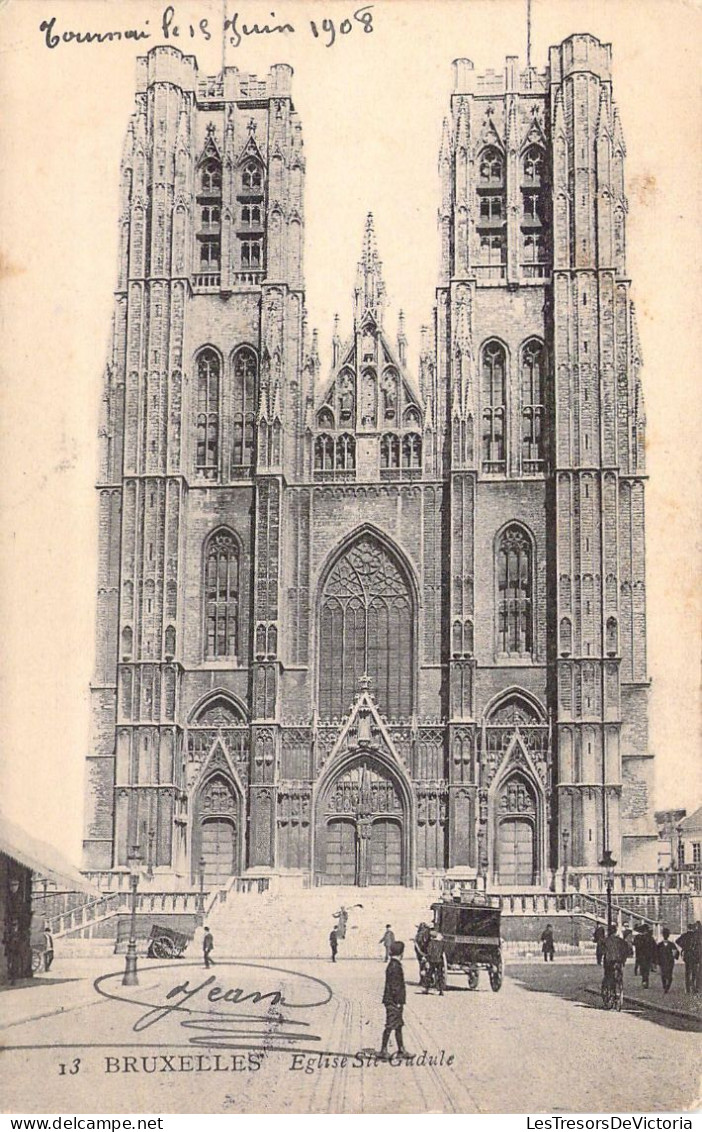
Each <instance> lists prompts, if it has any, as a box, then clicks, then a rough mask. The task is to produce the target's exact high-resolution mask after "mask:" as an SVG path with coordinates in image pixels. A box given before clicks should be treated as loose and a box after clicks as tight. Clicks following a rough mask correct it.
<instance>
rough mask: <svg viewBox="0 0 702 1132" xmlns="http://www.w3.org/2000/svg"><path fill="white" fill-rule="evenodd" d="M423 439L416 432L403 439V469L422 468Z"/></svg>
mask: <svg viewBox="0 0 702 1132" xmlns="http://www.w3.org/2000/svg"><path fill="white" fill-rule="evenodd" d="M421 466H422V438H421V436H418V435H417V433H416V432H409V433H407V434H406V435H405V436H403V438H402V467H403V468H415V469H416V468H421Z"/></svg>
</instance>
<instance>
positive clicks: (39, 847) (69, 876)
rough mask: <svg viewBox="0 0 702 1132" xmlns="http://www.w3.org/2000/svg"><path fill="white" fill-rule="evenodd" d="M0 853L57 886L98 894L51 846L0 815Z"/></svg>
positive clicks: (96, 889) (93, 894) (98, 891)
mask: <svg viewBox="0 0 702 1132" xmlns="http://www.w3.org/2000/svg"><path fill="white" fill-rule="evenodd" d="M0 853H5V854H6V855H7V856H8V857H12V859H13V860H14V861H17V863H18V864H20V865H24V866H25V867H26V868H28V869H31V870H32V872H33V873H38V874H39V875H40V876H42V877H46V879H47V880H51V881H54V883H55V884H58V885H60V886H61V888H67V889H69V890H70V891H71V892H88V893H90V895H91V896H101V895H102V893H101V892H100V890H99V889H98V888H96V887H95V885H92V884H90V883H89V882H88V881H87V880H86V879H85V877H84V876H83V875H82V874H81V873H79V872H78V869H76V868H75V867H74V866H73V865H72V864H71V863H70V861H67V860H66V858H65V857H64V856H63V855H62V854H61V853H59V851H58V849H55V848H54V846H53V845H47V843H46V842H45V841H39V840H38V839H37V838H36V837H32V835H31V834H29V833H27V831H26V830H24V829H22V827H21V826H19V825H15V823H14V822H12V821H10V820H9V819H8V818H6V817H4V816H3V815H2V814H0Z"/></svg>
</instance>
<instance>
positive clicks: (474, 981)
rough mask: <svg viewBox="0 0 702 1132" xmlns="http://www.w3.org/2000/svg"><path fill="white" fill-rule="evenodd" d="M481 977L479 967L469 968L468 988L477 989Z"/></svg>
mask: <svg viewBox="0 0 702 1132" xmlns="http://www.w3.org/2000/svg"><path fill="white" fill-rule="evenodd" d="M479 979H480V971H479V970H478V968H477V967H469V968H468V990H477V989H478V982H479Z"/></svg>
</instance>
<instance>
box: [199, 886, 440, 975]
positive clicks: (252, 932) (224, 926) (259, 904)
mask: <svg viewBox="0 0 702 1132" xmlns="http://www.w3.org/2000/svg"><path fill="white" fill-rule="evenodd" d="M434 899H436V896H435V895H434V894H433V893H431V892H426V891H422V890H421V889H412V888H386V887H374V888H355V887H349V888H345V887H338V888H337V887H331V886H329V887H322V888H312V889H308V890H305V891H304V892H296V893H295V892H285V893H281V892H263V893H260V894H259V893H256V894H253V893H244V892H232V891H229V892H228V893H227V897H226V900H224V901H221V900H220V901H217V902H216V903H215V904H214V906H213V907H212V908H211V910H209V911H208V912H207V915H206V920H207V924H208V926H209V927H210V929H211V931H212V933H213V935H214V939H215V956H216V955H221V956H222V957H224V956H230V955H235V956H236V957H237V958H261V957H263V956H285V957H286V958H297V959H302V958H320V957H322V958H329V957H330V949H329V933H330V932H331V930H332V928H333V927H335V926H336V925H337V924H338V922H339V921H338V919H335V918H334V913H335V912H338V911H339V910H340V908H341V907H342V906H343V907H345V908H346V909H347V911H348V921H347V925H346V938H345V939H340V940H339V958H345V959H368V958H373V957H375V956H377V957H378V958H382V957H383V956H384V951H383V948H382V947H381V945H380V944H379V943H378V940H379V939H380V937H381V936H382V935H383V933H384V931H385V925H386V924H390V925H391V926H392V930H393V932H394V933H395V938H396V939H401V940H404V941H405V949H406V951H408V952H409V953H410V954H411V953H412V942H411V941H412V940H413V938H414V935H415V931H416V928H417V925H418V924H419V923H420V921H422V920H426V921H431V918H432V917H431V908H430V906H431V903H432V900H434ZM359 904H362V905H363V907H361V908H359V907H358V905H359ZM194 948H197V941H196V943H195V944H194Z"/></svg>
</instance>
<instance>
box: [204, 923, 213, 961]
mask: <svg viewBox="0 0 702 1132" xmlns="http://www.w3.org/2000/svg"><path fill="white" fill-rule="evenodd" d="M213 947H214V937H213V935H212V932H211V931H210V929H209V928H208V927H206V928H205V934H204V936H203V937H202V956H203V959H204V960H205V966H206V967H211V966H212V965H213V963H214V959H212V958H211V954H212V948H213Z"/></svg>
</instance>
